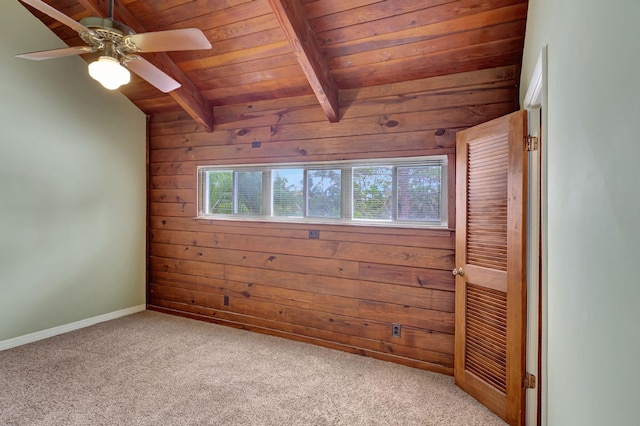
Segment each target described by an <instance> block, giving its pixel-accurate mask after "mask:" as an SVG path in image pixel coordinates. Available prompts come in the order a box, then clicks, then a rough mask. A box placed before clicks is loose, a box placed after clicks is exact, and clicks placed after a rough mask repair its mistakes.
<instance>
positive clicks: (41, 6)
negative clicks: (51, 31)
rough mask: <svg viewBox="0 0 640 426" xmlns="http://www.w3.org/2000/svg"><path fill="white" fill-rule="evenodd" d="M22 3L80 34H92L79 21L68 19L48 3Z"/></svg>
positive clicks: (37, 1)
mask: <svg viewBox="0 0 640 426" xmlns="http://www.w3.org/2000/svg"><path fill="white" fill-rule="evenodd" d="M21 1H22V2H23V3H25V4H28V5H29V6H31V7H33V8H34V9H38V10H39V11H40V12H42V13H44V14H45V15H49V16H50V17H52V18H53V19H55V20H56V21H58V22H61V23H63V24H65V25H66V26H68V27H70V28H72V29H74V30H76V31H77V32H79V33H80V32H85V31H88V32H91V30H90V29H89V28H87V27H85V26H84V25H82V24H81V23H79V22H78V21H75V20H73V19H71V18H70V17H68V16H67V15H65V14H64V13H62V12H60V11H59V10H57V9H55V8H53V7H51V6H49V5H48V4H47V3H45V2H43V1H41V0H21Z"/></svg>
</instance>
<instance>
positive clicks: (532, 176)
mask: <svg viewBox="0 0 640 426" xmlns="http://www.w3.org/2000/svg"><path fill="white" fill-rule="evenodd" d="M523 106H524V108H525V109H526V110H528V111H529V134H530V135H531V136H536V137H537V138H538V140H539V143H538V149H537V150H535V151H532V152H530V153H529V192H528V201H527V206H528V207H527V208H528V211H527V305H528V306H527V372H529V373H531V374H533V375H535V376H536V377H537V378H538V380H537V382H538V383H537V387H538V386H540V387H541V397H540V400H538V389H537V387H536V389H528V390H527V395H526V401H527V402H526V403H527V414H526V424H527V425H528V426H536V425H537V424H538V412H540V419H539V420H540V424H541V425H542V426H546V425H547V235H548V234H547V151H548V150H547V146H546V144H547V111H548V107H547V46H544V47H543V48H542V50H541V51H540V55H539V57H538V62H537V63H536V66H535V68H534V71H533V75H532V76H531V79H530V80H529V86H528V89H527V93H526V95H525V97H524V102H523ZM539 315H540V318H541V321H539ZM539 336H540V337H541V338H540V340H538V337H539ZM539 353H540V363H538V354H539Z"/></svg>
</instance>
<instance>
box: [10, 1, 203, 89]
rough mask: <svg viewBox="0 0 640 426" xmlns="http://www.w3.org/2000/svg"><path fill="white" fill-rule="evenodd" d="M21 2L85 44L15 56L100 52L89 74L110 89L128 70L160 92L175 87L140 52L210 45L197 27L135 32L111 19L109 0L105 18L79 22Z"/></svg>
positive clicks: (33, 3) (40, 3)
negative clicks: (62, 27) (62, 25)
mask: <svg viewBox="0 0 640 426" xmlns="http://www.w3.org/2000/svg"><path fill="white" fill-rule="evenodd" d="M21 1H22V2H23V3H25V4H27V5H29V6H31V7H33V8H34V9H37V10H39V11H40V12H42V13H44V14H46V15H49V16H50V17H52V18H53V19H55V20H57V21H59V22H61V23H62V24H65V25H67V26H68V27H70V28H71V29H73V30H75V31H77V32H78V34H79V35H80V38H81V39H82V40H83V41H84V42H85V43H87V45H88V46H74V47H65V48H62V49H53V50H43V51H39V52H30V53H23V54H20V55H16V57H18V58H24V59H30V60H34V61H39V60H43V59H52V58H62V57H66V56H73V55H83V54H86V53H93V52H98V51H99V52H101V53H100V58H99V59H98V60H96V61H94V62H92V63H90V64H89V75H90V76H91V77H92V78H94V79H95V80H97V81H99V82H100V83H101V84H102V85H103V86H104V87H105V88H107V89H109V90H115V89H117V88H118V87H120V86H121V85H123V84H127V83H129V81H130V79H131V75H130V73H129V70H131V71H133V72H134V73H136V74H137V75H139V76H140V77H142V78H143V79H145V80H146V81H148V82H149V83H151V84H152V85H153V86H155V87H157V88H158V89H159V90H161V91H162V92H165V93H167V92H170V91H172V90H175V89H177V88H178V87H180V86H181V85H180V83H178V82H177V81H176V80H174V79H173V78H171V77H169V76H168V75H167V74H166V73H165V72H164V71H162V70H160V69H159V68H158V67H156V66H155V65H153V64H152V63H151V62H149V61H147V60H146V59H144V58H142V57H141V56H140V55H139V53H146V52H168V51H176V50H199V49H210V48H211V43H209V40H207V38H206V37H205V35H204V34H203V33H202V31H200V30H199V29H197V28H186V29H179V30H168V31H157V32H150V33H141V34H136V33H135V31H133V30H132V29H131V28H129V27H128V26H126V25H125V24H123V23H121V22H118V21H116V20H115V19H113V2H114V0H109V3H108V15H109V16H108V18H100V17H95V16H91V17H87V18H83V19H81V20H80V21H79V22H78V21H75V20H74V19H72V18H70V17H69V16H67V15H65V14H64V13H62V12H60V11H58V10H57V9H55V8H53V7H52V6H50V5H48V4H47V3H45V2H43V1H41V0H21Z"/></svg>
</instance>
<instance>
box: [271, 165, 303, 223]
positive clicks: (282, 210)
mask: <svg viewBox="0 0 640 426" xmlns="http://www.w3.org/2000/svg"><path fill="white" fill-rule="evenodd" d="M271 176H272V179H273V180H272V185H273V186H272V188H273V215H274V216H286V217H302V216H304V169H275V170H273V171H272V172H271Z"/></svg>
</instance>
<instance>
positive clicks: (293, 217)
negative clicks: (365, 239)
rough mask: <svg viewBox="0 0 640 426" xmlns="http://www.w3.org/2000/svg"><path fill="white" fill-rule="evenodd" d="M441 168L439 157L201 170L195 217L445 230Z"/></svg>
mask: <svg viewBox="0 0 640 426" xmlns="http://www.w3.org/2000/svg"><path fill="white" fill-rule="evenodd" d="M383 161H384V162H383ZM446 167H447V164H446V157H444V156H439V157H420V158H409V159H387V160H371V161H369V162H368V163H363V162H354V161H341V162H334V163H306V164H290V165H277V164H273V165H259V166H225V167H200V168H199V169H198V174H199V176H200V178H199V190H200V198H199V205H200V207H199V209H200V210H199V211H200V215H199V216H200V217H211V218H215V217H218V218H233V217H238V218H239V217H246V218H252V219H262V220H264V219H266V220H278V221H282V220H285V221H302V222H314V221H316V222H317V221H320V222H327V223H334V222H335V223H349V222H354V223H355V222H363V223H365V222H366V223H367V224H373V225H375V224H380V225H382V224H387V225H392V224H399V225H401V224H402V225H405V226H427V225H428V226H445V225H446V217H447V214H446V209H447V196H446V193H447V182H446V176H447V172H446Z"/></svg>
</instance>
